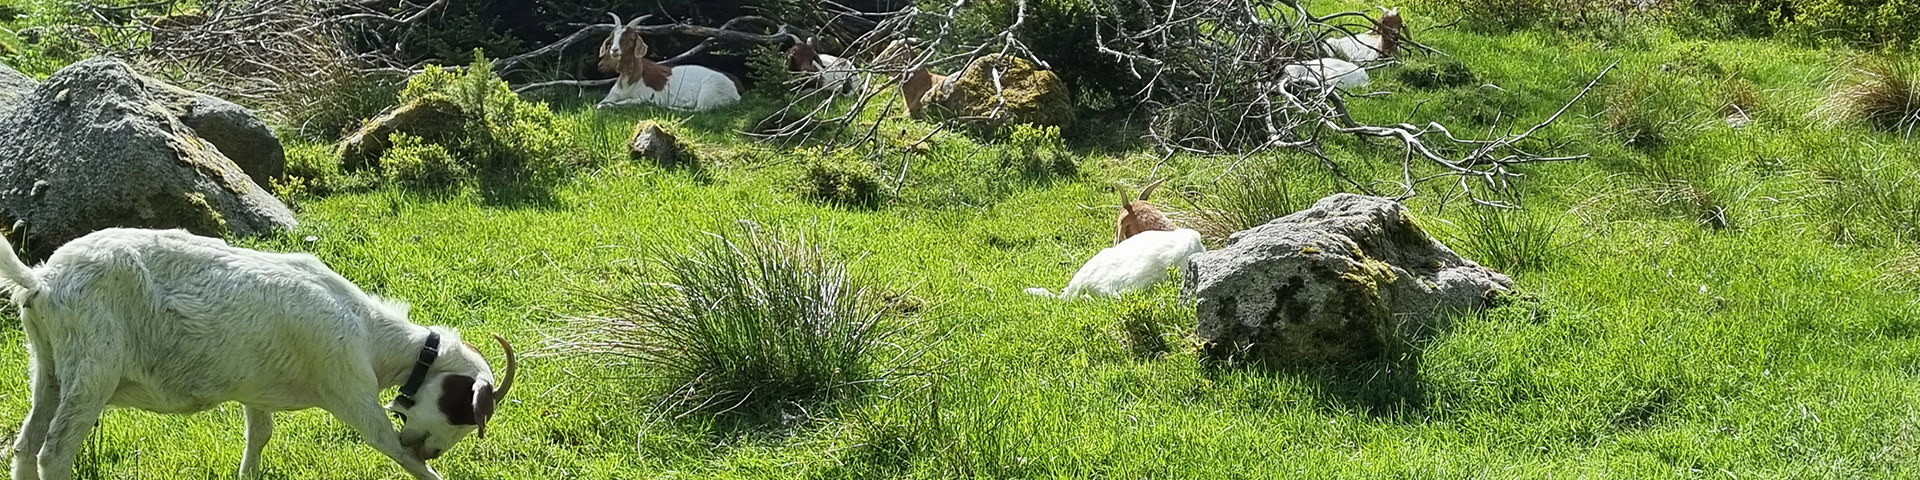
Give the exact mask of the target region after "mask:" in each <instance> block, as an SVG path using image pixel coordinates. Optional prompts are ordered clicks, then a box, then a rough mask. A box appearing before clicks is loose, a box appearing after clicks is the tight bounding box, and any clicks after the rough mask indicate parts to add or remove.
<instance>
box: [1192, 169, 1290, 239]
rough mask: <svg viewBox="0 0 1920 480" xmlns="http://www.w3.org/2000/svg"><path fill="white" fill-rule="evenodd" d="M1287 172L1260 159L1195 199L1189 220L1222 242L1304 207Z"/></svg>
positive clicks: (1197, 227)
mask: <svg viewBox="0 0 1920 480" xmlns="http://www.w3.org/2000/svg"><path fill="white" fill-rule="evenodd" d="M1289 182H1290V180H1289V179H1288V176H1287V175H1286V172H1284V171H1282V170H1281V168H1280V165H1277V162H1271V161H1269V162H1258V163H1253V164H1250V165H1248V168H1246V169H1243V170H1241V171H1239V172H1235V173H1230V174H1228V175H1226V176H1223V177H1221V178H1220V179H1219V180H1218V181H1215V182H1214V185H1213V188H1211V189H1210V190H1209V191H1206V192H1203V195H1202V196H1201V197H1200V198H1199V199H1197V200H1194V201H1193V205H1194V207H1195V208H1194V209H1193V210H1192V211H1191V212H1188V216H1189V217H1190V219H1191V220H1189V221H1188V222H1187V223H1189V224H1191V225H1192V226H1193V229H1194V230H1195V231H1198V232H1200V235H1201V236H1203V237H1206V238H1207V239H1208V240H1213V241H1216V242H1217V241H1220V240H1224V239H1226V238H1227V236H1229V235H1233V234H1234V232H1239V231H1241V230H1246V229H1249V228H1253V227H1258V226H1260V225H1264V224H1266V223H1267V222H1270V221H1273V219H1276V218H1280V217H1284V216H1286V215H1287V214H1290V213H1293V212H1295V211H1299V210H1300V209H1301V208H1303V207H1304V206H1305V205H1304V201H1303V200H1302V199H1300V198H1297V197H1295V196H1294V192H1293V191H1292V190H1291V187H1290V183H1289Z"/></svg>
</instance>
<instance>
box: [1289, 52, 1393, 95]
mask: <svg viewBox="0 0 1920 480" xmlns="http://www.w3.org/2000/svg"><path fill="white" fill-rule="evenodd" d="M1281 75H1282V76H1284V77H1285V80H1286V81H1288V82H1306V83H1307V84H1309V85H1313V86H1316V87H1319V86H1327V87H1333V88H1338V89H1343V90H1347V89H1355V88H1360V87H1364V86H1367V83H1368V82H1369V81H1370V80H1371V79H1370V78H1367V69H1365V68H1361V67H1360V66H1359V65H1355V64H1354V63H1353V62H1349V61H1346V60H1341V59H1337V58H1316V59H1313V60H1307V61H1304V62H1294V63H1289V64H1287V65H1286V66H1285V67H1282V68H1281Z"/></svg>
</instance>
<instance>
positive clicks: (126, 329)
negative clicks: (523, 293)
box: [0, 229, 515, 480]
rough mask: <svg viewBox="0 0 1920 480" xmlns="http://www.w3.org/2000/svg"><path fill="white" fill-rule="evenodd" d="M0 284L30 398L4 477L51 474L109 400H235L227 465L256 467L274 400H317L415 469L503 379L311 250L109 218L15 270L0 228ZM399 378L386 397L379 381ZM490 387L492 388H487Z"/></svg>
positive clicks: (464, 429) (485, 406)
mask: <svg viewBox="0 0 1920 480" xmlns="http://www.w3.org/2000/svg"><path fill="white" fill-rule="evenodd" d="M0 279H4V282H0V285H4V284H10V285H6V287H7V289H8V290H11V291H12V293H13V295H12V301H13V303H14V305H16V306H18V307H19V308H20V312H21V314H20V317H21V329H22V330H23V331H25V333H26V337H27V345H28V350H29V353H30V355H31V357H30V359H29V362H30V365H31V370H32V400H33V406H32V407H31V408H30V409H29V410H28V411H27V418H26V422H25V423H24V424H22V425H21V427H20V436H19V438H18V439H16V440H15V441H14V444H13V479H14V480H38V479H45V480H56V479H57V480H65V479H69V478H71V477H72V475H73V461H74V454H76V453H78V452H79V451H80V444H81V441H82V440H84V439H86V437H87V433H88V431H90V430H92V429H93V427H94V424H95V423H96V422H97V421H98V420H99V417H100V412H101V410H102V409H104V408H105V407H107V406H109V405H113V406H122V407H133V408H139V409H142V410H148V411H153V412H159V413H193V412H198V411H203V410H207V409H209V408H213V407H214V406H217V405H220V404H222V403H226V402H240V404H242V405H244V406H245V410H246V429H247V430H246V448H245V450H244V452H243V454H242V457H241V460H240V477H241V478H255V477H258V476H259V475H260V451H261V449H263V448H264V447H265V446H266V444H267V438H268V437H269V436H271V435H272V433H273V416H272V414H273V412H277V411H286V410H299V409H305V408H312V407H319V408H321V409H323V410H326V411H328V412H330V413H332V414H333V416H334V417H336V418H339V419H340V421H341V422H343V423H346V424H347V425H348V426H350V427H353V429H354V430H356V431H358V432H359V433H360V435H361V436H362V437H364V438H365V439H366V441H367V443H368V444H371V445H372V446H373V448H374V449H375V450H379V451H380V453H382V454H385V455H386V456H387V457H389V458H392V459H393V461H395V462H398V463H399V464H400V466H401V467H403V468H405V469H406V470H407V473H410V474H412V475H413V477H414V478H416V479H423V480H424V479H439V478H440V475H439V474H437V473H434V471H433V469H432V468H431V467H428V466H427V460H431V459H434V458H436V457H438V456H440V454H442V453H445V452H446V451H447V449H449V448H452V447H453V445H454V444H455V443H458V442H459V441H460V440H461V439H462V438H465V437H466V436H467V434H469V433H473V432H475V431H479V432H480V436H481V437H482V438H484V437H486V425H487V421H488V420H489V419H491V417H492V416H493V412H494V409H495V406H496V405H497V404H498V402H499V401H500V400H501V399H502V398H504V397H505V396H506V394H507V391H508V390H509V389H511V388H512V386H513V374H514V370H515V366H514V355H513V347H512V346H510V345H508V344H507V341H506V339H503V338H500V337H499V336H497V335H496V336H494V339H495V340H496V341H499V342H500V346H501V348H502V349H503V350H505V353H506V359H507V373H506V378H505V379H504V380H503V381H501V382H499V383H497V384H496V383H495V382H494V376H493V369H492V368H490V367H488V365H487V361H486V359H485V358H484V357H482V356H481V355H480V352H479V351H478V350H476V349H475V348H474V347H473V346H471V345H465V344H463V343H461V342H460V338H459V333H458V332H455V331H454V330H453V329H451V328H445V327H433V328H428V327H422V326H419V325H415V324H413V323H412V322H409V321H407V306H406V305H405V304H402V303H398V302H393V301H388V300H384V299H381V298H379V297H375V296H372V295H368V294H366V293H364V292H361V291H360V289H359V288H358V287H355V286H354V285H353V284H352V283H349V282H348V281H347V279H346V278H342V277H341V276H340V275H339V274H336V273H334V272H333V270H331V269H328V268H327V266H326V265H324V264H322V263H320V260H319V259H317V258H314V257H313V256H312V255H305V254H286V253H266V252H259V251H254V250H248V249H243V248H235V247H230V246H227V244H226V243H225V242H222V241H220V240H219V239H213V238H206V237H199V236H194V235H191V234H188V233H186V232H185V231H181V230H138V229H108V230H101V231H98V232H94V233H91V234H88V235H87V236H84V237H80V238H78V239H75V240H73V241H72V242H69V243H67V244H66V245H62V246H61V247H60V248H59V249H58V250H55V251H54V252H53V256H52V257H50V258H48V259H47V261H46V263H43V264H41V265H40V266H39V267H38V268H29V267H27V265H26V264H24V263H21V262H20V259H19V257H17V256H15V255H14V253H13V246H12V245H8V244H7V243H6V242H5V240H0ZM395 385H399V386H400V393H399V395H398V396H396V397H394V399H393V402H392V403H389V404H387V405H386V407H385V409H386V410H390V411H392V412H393V413H396V414H398V415H399V416H401V418H402V422H403V424H402V426H401V427H400V430H399V431H398V432H396V431H394V429H393V423H392V421H391V420H388V419H387V415H386V412H384V411H382V407H381V405H380V391H381V390H383V389H385V388H386V387H391V386H395ZM496 386H497V387H498V388H497V389H496V388H495V387H496Z"/></svg>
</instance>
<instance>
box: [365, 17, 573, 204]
mask: <svg viewBox="0 0 1920 480" xmlns="http://www.w3.org/2000/svg"><path fill="white" fill-rule="evenodd" d="M435 97H438V98H445V99H447V100H448V101H450V102H451V103H452V104H453V105H454V106H455V107H456V108H457V109H458V110H459V112H460V114H459V117H460V119H461V120H460V122H461V123H462V124H461V125H458V126H457V129H456V130H457V131H458V132H459V133H458V134H457V135H450V137H452V138H450V139H446V140H442V141H440V143H439V145H438V146H440V147H443V148H444V149H445V150H446V151H447V152H448V153H450V154H451V155H452V157H453V158H454V159H457V160H458V161H459V162H463V163H464V164H463V165H459V167H460V168H459V169H458V170H460V171H465V172H471V173H472V174H473V175H474V176H475V177H477V178H478V179H479V180H480V181H481V182H482V184H483V185H482V186H483V187H488V191H487V192H483V193H488V194H490V195H491V194H495V192H497V189H498V188H499V187H509V188H511V187H525V186H534V187H542V186H546V185H549V184H551V183H553V182H554V181H556V180H557V179H559V178H560V177H561V176H562V175H563V174H564V173H565V171H566V169H567V167H569V166H570V165H569V162H568V157H569V156H570V154H571V153H572V152H570V151H569V150H568V149H567V144H568V138H567V135H566V134H567V132H570V131H573V130H574V129H573V128H572V127H571V126H570V125H568V124H567V123H566V122H565V121H563V120H562V119H561V118H560V117H559V116H557V115H555V114H554V113H553V111H552V110H551V109H549V108H548V107H547V105H546V104H545V103H536V102H528V101H526V100H523V99H521V98H520V97H519V96H518V95H515V94H514V93H513V90H512V89H511V88H509V87H508V85H507V83H506V82H505V81H502V80H500V78H499V77H496V76H494V75H493V72H492V62H490V61H488V60H487V59H486V57H484V56H482V55H480V54H479V52H475V53H474V61H473V64H471V65H469V66H467V68H465V69H462V70H454V69H447V68H441V67H439V66H434V65H429V66H427V67H426V69H425V70H424V71H422V72H421V73H420V74H417V75H414V76H413V77H412V78H409V79H407V84H406V87H405V88H403V89H401V90H400V92H399V100H400V101H401V102H410V101H414V100H419V99H426V98H435ZM407 168H412V167H407ZM436 168H437V167H436ZM448 171H452V170H448Z"/></svg>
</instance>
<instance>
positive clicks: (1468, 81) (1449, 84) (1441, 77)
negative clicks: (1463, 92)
mask: <svg viewBox="0 0 1920 480" xmlns="http://www.w3.org/2000/svg"><path fill="white" fill-rule="evenodd" d="M1393 78H1394V79H1396V80H1399V81H1400V83H1402V84H1405V85H1406V86H1408V87H1413V88H1415V89H1420V90H1436V89H1442V88H1454V87H1464V86H1468V85H1473V84H1474V82H1475V81H1477V80H1478V79H1477V78H1476V77H1475V76H1474V75H1473V70H1472V69H1468V68H1467V64H1464V63H1460V62H1457V61H1453V60H1443V61H1439V62H1425V61H1409V62H1407V64H1406V65H1405V66H1403V67H1401V68H1400V69H1399V70H1395V71H1394V72H1393Z"/></svg>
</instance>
